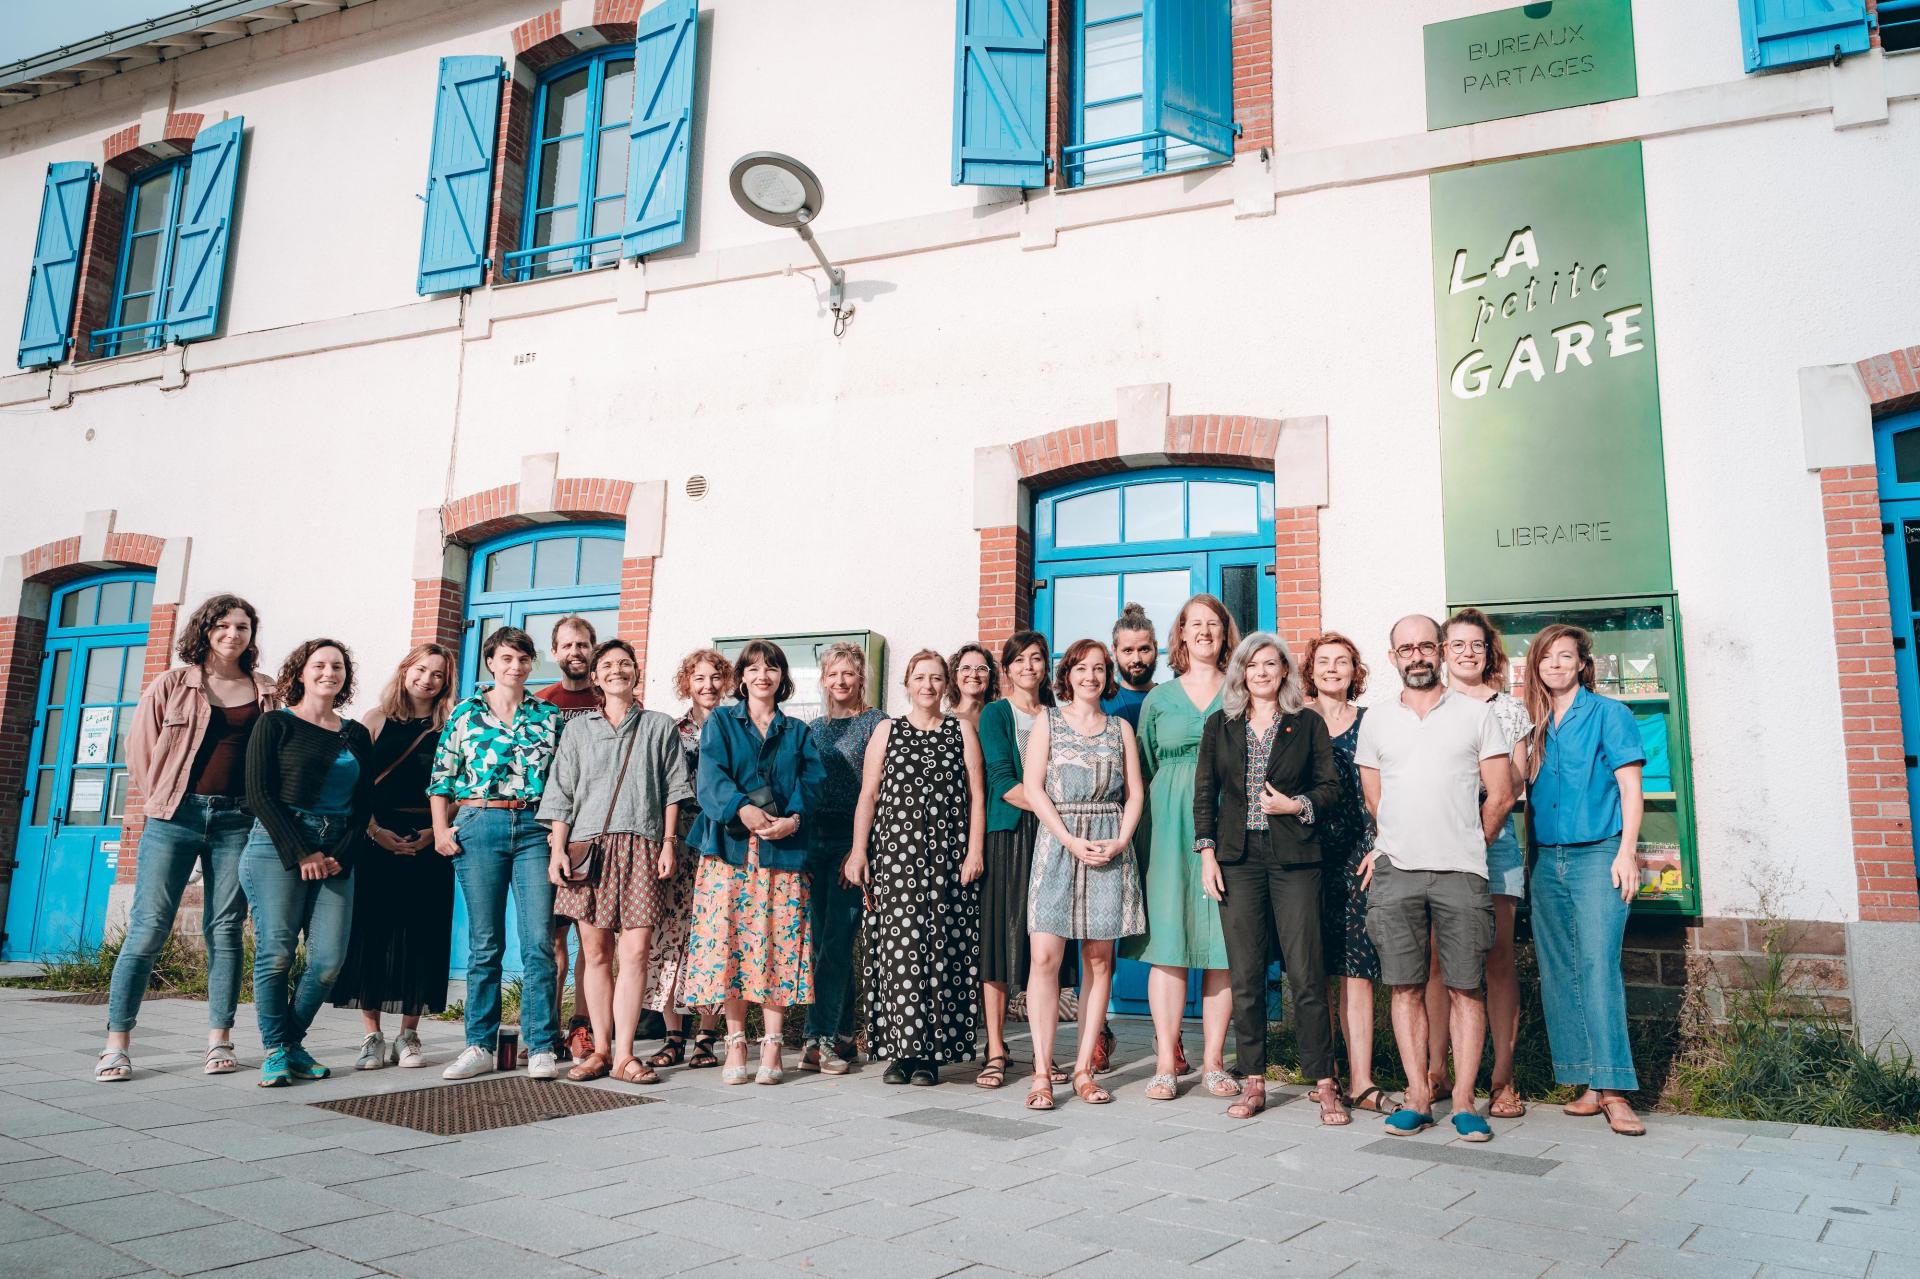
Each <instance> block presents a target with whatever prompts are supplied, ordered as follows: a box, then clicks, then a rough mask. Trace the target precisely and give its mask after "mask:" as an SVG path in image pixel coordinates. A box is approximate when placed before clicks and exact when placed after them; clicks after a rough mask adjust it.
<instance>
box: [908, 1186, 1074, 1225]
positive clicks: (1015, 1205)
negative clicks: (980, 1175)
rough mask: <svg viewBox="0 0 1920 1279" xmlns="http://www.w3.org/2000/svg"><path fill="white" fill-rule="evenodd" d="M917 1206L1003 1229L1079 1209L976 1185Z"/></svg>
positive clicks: (1055, 1219)
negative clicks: (988, 1223) (988, 1222)
mask: <svg viewBox="0 0 1920 1279" xmlns="http://www.w3.org/2000/svg"><path fill="white" fill-rule="evenodd" d="M921 1206H922V1207H925V1208H928V1209H931V1210H933V1211H934V1212H938V1213H940V1214H941V1215H942V1216H945V1217H958V1218H959V1219H960V1220H962V1221H991V1222H993V1223H994V1224H995V1225H998V1226H1000V1227H1002V1228H1004V1229H1007V1230H1031V1229H1033V1228H1034V1227H1035V1226H1037V1225H1039V1224H1040V1223H1041V1222H1043V1221H1057V1220H1059V1219H1060V1218H1061V1217H1067V1216H1071V1215H1072V1214H1073V1213H1075V1212H1077V1211H1079V1205H1075V1204H1063V1203H1059V1202H1057V1201H1055V1200H1051V1199H1040V1198H1035V1197H1032V1196H1029V1195H1025V1194H1013V1195H1003V1194H997V1193H995V1192H994V1191H991V1190H981V1189H979V1188H978V1187H976V1188H974V1189H971V1190H962V1191H961V1192H959V1193H958V1194H953V1195H947V1196H946V1197H945V1198H942V1199H933V1200H929V1201H928V1202H927V1203H925V1204H923V1205H921Z"/></svg>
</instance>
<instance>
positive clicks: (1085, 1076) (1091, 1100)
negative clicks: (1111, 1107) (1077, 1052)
mask: <svg viewBox="0 0 1920 1279" xmlns="http://www.w3.org/2000/svg"><path fill="white" fill-rule="evenodd" d="M1073 1095H1074V1096H1076V1097H1078V1098H1079V1099H1080V1100H1081V1101H1084V1102H1086V1103H1087V1104H1088V1105H1090V1106H1104V1105H1106V1104H1107V1103H1108V1102H1110V1101H1112V1100H1113V1094H1112V1093H1110V1092H1108V1091H1107V1090H1106V1089H1104V1088H1102V1087H1101V1086H1100V1085H1099V1084H1097V1083H1095V1082H1094V1081H1093V1072H1092V1071H1089V1070H1076V1071H1074V1072H1073Z"/></svg>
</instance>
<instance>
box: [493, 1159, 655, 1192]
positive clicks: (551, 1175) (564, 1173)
mask: <svg viewBox="0 0 1920 1279" xmlns="http://www.w3.org/2000/svg"><path fill="white" fill-rule="evenodd" d="M620 1171H621V1170H620V1169H618V1168H569V1167H567V1166H565V1165H564V1164H553V1163H536V1164H529V1165H523V1166H521V1167H518V1168H509V1169H506V1170H505V1171H503V1172H490V1173H485V1174H469V1175H468V1176H467V1178H466V1179H467V1180H468V1181H471V1182H473V1183H474V1184H475V1185H477V1186H486V1187H487V1188H489V1189H491V1190H498V1191H499V1192H500V1193H502V1194H507V1195H520V1196H523V1197H525V1198H528V1199H558V1198H560V1197H562V1196H564V1195H575V1194H580V1193H581V1192H583V1191H588V1190H598V1189H600V1188H602V1187H605V1186H619V1185H625V1186H627V1188H628V1189H629V1190H631V1189H633V1187H632V1185H631V1184H630V1183H627V1182H625V1181H623V1180H622V1179H621V1176H620Z"/></svg>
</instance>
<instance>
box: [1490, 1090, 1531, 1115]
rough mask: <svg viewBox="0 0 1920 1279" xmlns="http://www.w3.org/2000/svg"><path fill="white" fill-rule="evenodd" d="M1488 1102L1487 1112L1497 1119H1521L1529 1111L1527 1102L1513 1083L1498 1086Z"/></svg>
mask: <svg viewBox="0 0 1920 1279" xmlns="http://www.w3.org/2000/svg"><path fill="white" fill-rule="evenodd" d="M1487 1102H1488V1105H1487V1113H1488V1114H1489V1115H1491V1116H1493V1118H1495V1119H1519V1118H1521V1117H1523V1116H1524V1115H1525V1114H1526V1113H1527V1103H1526V1102H1524V1101H1522V1100H1520V1092H1519V1090H1518V1089H1516V1088H1515V1087H1514V1086H1513V1085H1512V1084H1500V1085H1498V1086H1496V1087H1495V1088H1494V1090H1493V1095H1492V1096H1490V1097H1489V1098H1488V1099H1487Z"/></svg>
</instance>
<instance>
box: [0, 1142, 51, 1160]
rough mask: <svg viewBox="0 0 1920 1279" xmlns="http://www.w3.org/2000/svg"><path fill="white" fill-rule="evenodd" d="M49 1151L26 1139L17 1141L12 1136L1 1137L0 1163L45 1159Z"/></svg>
mask: <svg viewBox="0 0 1920 1279" xmlns="http://www.w3.org/2000/svg"><path fill="white" fill-rule="evenodd" d="M46 1157H47V1152H46V1151H44V1150H42V1149H40V1147H38V1146H30V1145H28V1144H27V1143H26V1142H24V1141H15V1140H14V1139H13V1138H11V1137H0V1164H12V1163H21V1162H23V1161H25V1160H28V1159H45V1158H46Z"/></svg>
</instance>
